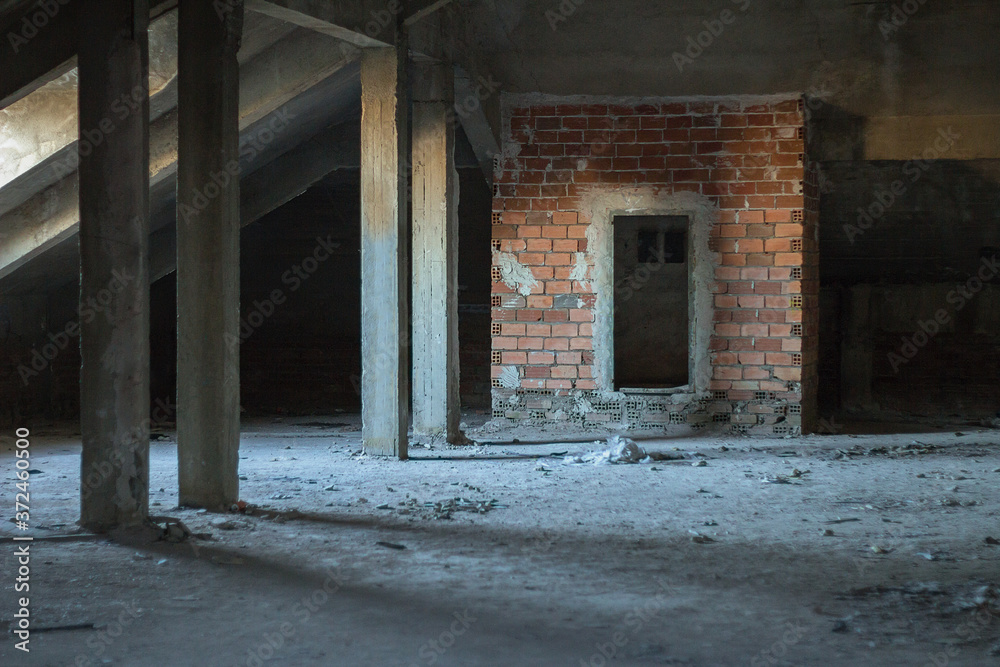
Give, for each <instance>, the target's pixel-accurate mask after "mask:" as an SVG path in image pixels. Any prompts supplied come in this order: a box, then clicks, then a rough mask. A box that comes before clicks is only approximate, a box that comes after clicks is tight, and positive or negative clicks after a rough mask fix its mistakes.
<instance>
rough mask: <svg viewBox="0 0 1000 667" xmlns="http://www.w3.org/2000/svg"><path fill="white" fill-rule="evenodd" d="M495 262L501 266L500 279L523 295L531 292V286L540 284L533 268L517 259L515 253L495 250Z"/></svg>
mask: <svg viewBox="0 0 1000 667" xmlns="http://www.w3.org/2000/svg"><path fill="white" fill-rule="evenodd" d="M493 262H494V263H495V264H496V265H497V266H499V267H500V279H501V280H502V281H503V282H504V284H505V285H507V287H509V288H511V289H512V290H517V292H518V293H519V294H520V295H521V296H528V295H529V294H531V288H532V287H534V286H535V285H537V284H538V281H537V280H535V275H534V274H533V273H532V272H531V269H529V268H528V267H526V266H524V265H523V264H521V263H520V262H519V261H517V257H515V256H514V254H513V253H509V252H499V251H496V250H494V251H493Z"/></svg>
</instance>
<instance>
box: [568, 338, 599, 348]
mask: <svg viewBox="0 0 1000 667" xmlns="http://www.w3.org/2000/svg"><path fill="white" fill-rule="evenodd" d="M569 349H571V350H593V349H594V342H593V341H592V340H591V339H590V338H583V337H577V338H570V339H569Z"/></svg>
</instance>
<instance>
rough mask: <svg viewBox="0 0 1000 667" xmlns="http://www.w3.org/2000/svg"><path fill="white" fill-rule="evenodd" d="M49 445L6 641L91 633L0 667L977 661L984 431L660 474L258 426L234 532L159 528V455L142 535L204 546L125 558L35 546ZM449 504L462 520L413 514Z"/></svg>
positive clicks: (62, 639)
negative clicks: (23, 623)
mask: <svg viewBox="0 0 1000 667" xmlns="http://www.w3.org/2000/svg"><path fill="white" fill-rule="evenodd" d="M966 428H968V427H966ZM924 430H929V429H924ZM49 432H50V435H41V434H40V433H36V434H35V436H34V437H33V438H32V445H31V447H32V456H31V461H32V468H33V469H36V470H39V471H40V472H38V473H36V474H33V475H32V477H31V521H32V523H33V525H34V526H35V530H34V531H33V534H34V535H36V536H37V538H38V540H37V541H36V542H34V543H33V546H32V561H31V575H30V576H31V596H30V597H31V613H32V615H33V624H34V627H35V628H36V630H37V629H41V628H53V627H58V626H65V625H71V624H94V628H90V629H79V630H53V631H50V632H43V633H36V634H33V635H32V639H31V643H30V647H31V653H30V655H27V656H26V655H25V654H23V653H21V652H19V651H16V650H15V649H14V642H15V641H16V639H15V638H14V637H12V636H10V635H7V634H4V635H3V637H4V639H3V643H2V645H0V664H2V665H4V666H6V665H39V666H41V665H46V666H47V665H101V664H113V665H199V666H200V665H206V666H215V665H220V666H226V667H228V666H232V665H263V664H270V665H380V666H381V665H403V666H407V667H408V666H410V665H463V666H466V665H468V666H473V665H504V666H506V665H511V666H527V665H546V666H548V665H566V666H568V667H569V666H574V667H576V666H580V665H587V666H591V665H592V666H595V667H597V666H600V665H604V664H608V665H612V664H618V665H753V666H756V665H916V666H918V667H923V666H924V665H937V666H941V665H990V664H1000V598H998V596H1000V588H998V586H1000V545H998V544H997V543H996V541H997V540H1000V431H996V430H981V429H978V428H972V429H969V430H966V431H965V432H964V434H963V435H957V434H956V433H955V429H954V428H952V429H950V430H947V431H939V432H923V433H919V434H916V433H910V434H906V435H863V436H850V435H846V434H841V435H830V436H811V437H806V438H800V439H780V440H770V441H764V440H751V439H745V438H734V437H729V436H721V435H711V434H705V433H704V432H699V434H698V435H693V434H681V435H678V436H675V437H670V438H662V437H661V438H659V439H653V440H642V441H641V442H640V444H641V445H642V446H643V447H645V448H646V449H647V450H649V451H656V452H661V453H664V454H668V455H670V456H675V457H676V456H680V457H681V458H679V459H678V460H672V461H670V460H664V461H656V462H654V463H645V464H632V465H605V466H593V465H569V464H566V463H564V462H563V459H562V457H551V456H547V455H548V454H550V453H553V452H566V451H568V452H570V453H577V452H584V451H591V450H593V449H596V448H597V447H595V446H594V445H593V442H592V439H591V440H582V441H575V442H572V441H566V440H564V441H563V442H561V443H559V442H557V443H555V444H523V443H524V441H525V440H526V439H527V438H529V437H530V436H531V435H532V434H531V433H520V434H517V435H518V436H519V437H520V439H521V443H518V444H492V445H487V446H479V447H466V448H461V449H454V448H446V447H434V448H432V449H426V448H421V447H414V448H413V450H412V456H413V458H412V459H411V460H409V461H406V462H398V461H387V460H377V459H372V458H367V457H364V456H361V455H359V450H360V440H359V431H358V420H357V417H354V416H343V415H338V416H335V417H326V418H310V419H299V420H291V419H289V420H285V421H282V422H272V421H270V420H267V421H263V422H251V423H248V424H245V425H244V437H243V444H242V449H241V459H242V460H241V462H240V463H241V469H240V473H241V475H242V476H244V477H245V478H246V479H245V480H244V481H243V482H242V496H243V498H245V499H246V500H247V501H248V502H249V503H251V508H252V514H251V515H241V514H229V515H213V514H207V513H198V512H196V511H191V510H181V509H177V508H176V505H177V495H176V473H175V471H176V443H175V441H174V440H173V438H172V435H173V434H171V433H168V434H167V437H166V438H165V439H161V440H157V441H155V442H153V444H152V457H151V458H152V490H153V493H152V498H151V502H152V503H153V506H152V507H151V512H152V513H154V514H162V515H169V516H171V517H176V518H178V519H180V520H182V521H183V522H184V523H185V524H186V525H187V526H188V527H189V528H190V529H191V530H192V531H193V532H195V533H210V534H211V539H192V540H189V541H186V542H183V543H179V544H173V543H169V542H165V541H161V542H156V543H140V544H135V545H132V546H125V545H123V544H121V543H116V542H112V541H109V540H108V539H106V538H94V537H86V536H84V537H83V538H82V539H77V540H74V541H59V540H51V539H49V540H46V539H43V537H42V536H51V535H66V534H68V533H72V532H75V531H76V528H75V526H74V521H75V520H76V518H77V512H78V494H79V460H80V459H79V451H80V445H79V439H78V437H73V436H72V435H68V434H67V432H66V431H63V432H60V431H59V430H58V429H49ZM60 433H61V434H60ZM472 434H473V435H475V436H478V437H479V438H480V439H486V440H489V439H492V440H494V441H497V440H502V439H503V438H511V437H512V435H511V434H510V433H495V432H484V431H478V432H477V431H473V432H472ZM6 435H7V436H9V435H10V434H6ZM534 435H535V436H536V437H537V438H538V439H552V438H554V437H558V436H557V434H554V433H553V432H547V433H536V434H534ZM12 448H13V440H12V438H10V437H6V436H5V437H4V439H3V440H2V442H0V470H3V471H5V472H3V474H2V481H0V498H3V499H4V500H3V501H2V502H3V503H4V504H5V506H7V507H8V512H7V514H8V515H9V516H12V515H13V509H12V508H13V505H14V494H15V490H14V480H13V470H14V457H13V454H12ZM701 462H704V465H702V463H701ZM796 469H797V470H798V471H800V473H799V474H797V475H796V473H795V472H794V471H795V470H796ZM454 498H463V499H465V500H467V501H471V502H469V503H458V504H457V506H453V507H452V509H451V511H449V508H448V505H447V504H439V505H437V506H428V505H427V504H428V503H441V502H443V501H448V500H449V499H454ZM490 501H496V502H495V503H491V502H490ZM470 507H472V508H478V509H481V510H488V511H483V512H475V511H466V510H467V509H468V508H470ZM4 526H6V527H3V528H0V535H2V536H4V537H5V538H9V537H10V536H12V535H14V534H15V532H16V531H15V530H14V526H13V524H12V523H10V522H8V521H5V522H4ZM824 531H828V532H829V533H830V534H826V535H824ZM987 538H992V539H991V540H987ZM991 542H992V543H991ZM379 543H384V544H379ZM398 547H403V548H398ZM14 549H15V546H14V544H13V543H12V542H10V541H9V540H8V539H5V540H4V541H0V564H2V567H0V572H2V576H3V581H2V583H0V591H2V592H0V596H2V599H0V619H2V623H3V625H4V626H7V624H8V622H9V621H10V620H11V618H12V614H13V613H14V605H15V599H16V597H17V596H16V595H15V592H14V589H13V586H14V577H15V575H14V572H15V567H16V563H15V557H14V555H13V552H14ZM608 656H610V657H608Z"/></svg>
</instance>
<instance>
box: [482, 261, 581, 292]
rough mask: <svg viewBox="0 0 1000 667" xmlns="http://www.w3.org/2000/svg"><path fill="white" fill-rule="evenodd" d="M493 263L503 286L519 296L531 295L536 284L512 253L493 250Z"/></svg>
mask: <svg viewBox="0 0 1000 667" xmlns="http://www.w3.org/2000/svg"><path fill="white" fill-rule="evenodd" d="M493 262H494V264H496V265H498V266H499V267H500V279H501V280H502V281H503V282H504V284H505V285H507V287H509V288H511V289H512V290H516V291H517V292H518V293H519V294H520V295H521V296H528V295H529V294H531V288H533V287H534V286H535V285H537V284H538V281H537V280H535V274H533V273H532V272H531V269H529V268H528V267H526V266H524V265H523V264H521V263H520V262H519V261H517V257H515V256H514V254H513V253H509V252H498V251H496V250H494V251H493ZM585 275H586V274H585Z"/></svg>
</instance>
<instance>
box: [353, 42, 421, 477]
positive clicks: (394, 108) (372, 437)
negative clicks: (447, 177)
mask: <svg viewBox="0 0 1000 667" xmlns="http://www.w3.org/2000/svg"><path fill="white" fill-rule="evenodd" d="M400 42H401V43H398V44H397V46H396V47H395V48H392V47H387V48H373V49H366V50H365V51H364V52H363V53H362V56H361V418H362V433H361V437H362V440H363V442H364V449H365V451H366V452H368V453H369V454H374V455H381V456H398V457H399V458H400V459H405V458H406V449H407V439H406V433H407V428H408V426H409V386H408V385H409V381H408V377H407V375H408V370H409V368H408V367H409V358H408V357H409V355H408V348H407V345H408V333H409V314H408V312H407V311H408V309H407V289H406V288H407V283H406V280H407V277H408V276H409V272H408V268H407V267H408V261H407V254H408V247H407V237H408V225H407V219H406V186H407V169H406V163H407V148H408V142H407V95H406V91H407V87H406V54H407V47H406V40H405V36H404V37H403V38H402V39H401V40H400Z"/></svg>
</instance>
